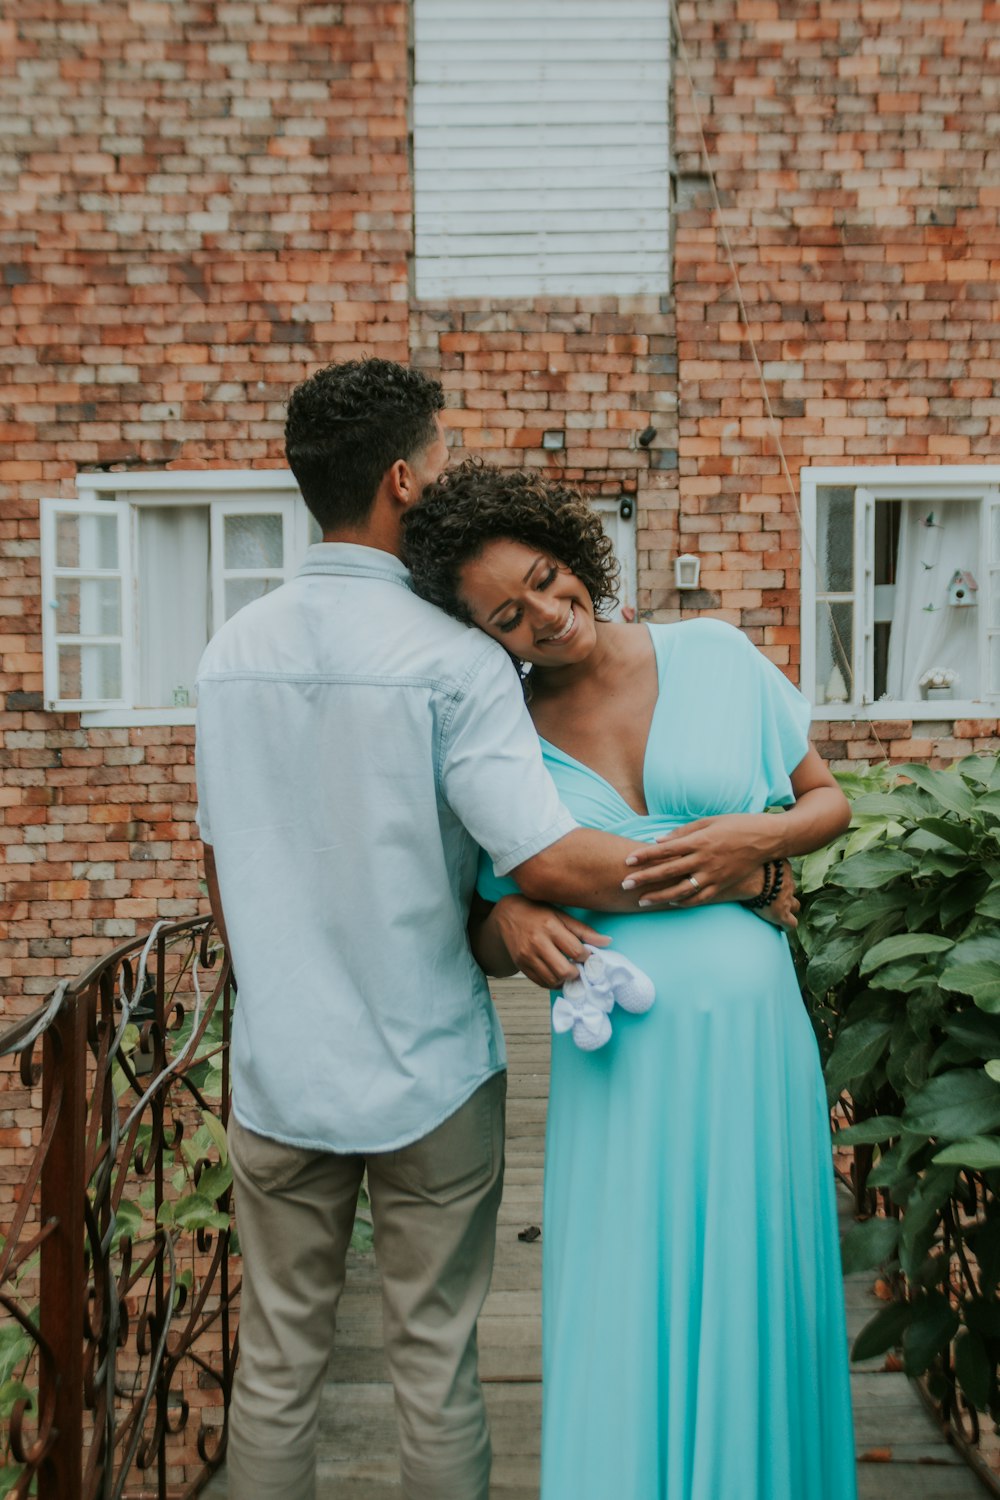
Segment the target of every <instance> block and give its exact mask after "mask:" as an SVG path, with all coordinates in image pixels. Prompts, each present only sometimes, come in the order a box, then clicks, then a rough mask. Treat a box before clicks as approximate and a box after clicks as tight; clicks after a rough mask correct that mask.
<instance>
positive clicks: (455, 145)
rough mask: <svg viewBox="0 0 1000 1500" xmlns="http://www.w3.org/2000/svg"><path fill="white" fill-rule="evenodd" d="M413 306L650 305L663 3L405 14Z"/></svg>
mask: <svg viewBox="0 0 1000 1500" xmlns="http://www.w3.org/2000/svg"><path fill="white" fill-rule="evenodd" d="M413 15H414V49H415V75H414V90H413V160H414V223H415V240H416V291H417V296H418V297H427V298H438V299H441V298H450V297H531V296H536V295H548V296H586V295H598V296H602V295H603V296H623V295H628V294H653V295H656V294H660V293H663V292H666V291H667V289H668V283H669V254H668V249H669V246H668V212H669V208H668V206H669V202H670V136H669V103H668V100H669V88H670V50H671V41H670V7H669V5H667V4H665V3H664V0H476V4H474V5H470V4H469V0H414V7H413Z"/></svg>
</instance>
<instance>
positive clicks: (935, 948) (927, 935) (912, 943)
mask: <svg viewBox="0 0 1000 1500" xmlns="http://www.w3.org/2000/svg"><path fill="white" fill-rule="evenodd" d="M954 946H955V944H954V941H953V939H952V938H946V937H940V936H938V935H937V934H936V933H933V932H901V933H898V934H897V935H896V936H894V937H887V938H883V939H882V941H881V942H880V943H876V944H875V946H874V948H871V949H869V951H868V953H867V954H866V955H865V957H864V959H863V960H862V962H861V973H862V974H870V973H871V972H872V970H873V969H880V968H881V967H882V965H883V964H888V963H893V962H895V961H896V960H897V959H900V958H910V957H912V956H913V955H914V954H917V953H945V952H947V950H948V949H949V948H953V947H954Z"/></svg>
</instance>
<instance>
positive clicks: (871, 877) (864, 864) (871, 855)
mask: <svg viewBox="0 0 1000 1500" xmlns="http://www.w3.org/2000/svg"><path fill="white" fill-rule="evenodd" d="M917 868H918V867H917V862H916V860H915V859H914V858H913V856H912V855H910V854H904V853H903V852H902V850H901V849H867V850H865V852H864V853H863V854H854V855H852V856H851V858H850V859H845V860H844V861H843V862H842V863H841V864H839V865H838V866H837V868H836V869H835V870H834V871H832V873H831V875H830V881H831V883H832V884H834V885H840V886H843V887H845V889H847V890H853V891H864V890H872V889H873V888H875V887H877V886H880V885H882V884H883V883H884V882H885V881H888V880H894V879H895V878H896V876H897V875H911V874H913V873H915V871H916V870H917Z"/></svg>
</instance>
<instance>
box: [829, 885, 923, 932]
mask: <svg viewBox="0 0 1000 1500" xmlns="http://www.w3.org/2000/svg"><path fill="white" fill-rule="evenodd" d="M909 900H910V892H909V891H907V890H903V889H900V888H899V887H898V886H893V887H890V888H889V890H887V891H866V892H865V894H864V895H863V896H858V897H855V899H854V900H853V901H851V903H850V904H849V905H848V906H845V907H844V908H843V910H842V911H841V912H840V913H839V915H838V918H837V926H838V927H842V928H846V929H847V931H848V932H864V931H865V930H866V929H867V928H869V927H871V925H872V923H873V922H874V921H875V919H876V918H877V917H885V916H895V915H896V913H898V912H903V911H905V910H906V908H907V905H908V903H909Z"/></svg>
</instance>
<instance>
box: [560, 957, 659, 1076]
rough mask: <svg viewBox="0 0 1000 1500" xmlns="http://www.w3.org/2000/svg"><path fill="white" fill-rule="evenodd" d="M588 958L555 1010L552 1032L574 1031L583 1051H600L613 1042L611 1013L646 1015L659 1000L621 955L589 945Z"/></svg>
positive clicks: (648, 981)
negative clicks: (617, 1005)
mask: <svg viewBox="0 0 1000 1500" xmlns="http://www.w3.org/2000/svg"><path fill="white" fill-rule="evenodd" d="M585 946H586V948H587V953H588V957H587V959H586V961H585V962H584V963H582V964H581V965H580V972H579V974H578V975H577V976H576V978H574V979H567V981H566V983H565V984H564V985H563V988H562V994H561V995H558V996H557V997H556V1001H555V1004H554V1005H553V1007H552V1029H553V1031H555V1032H559V1033H561V1032H565V1031H570V1032H572V1034H573V1041H574V1042H575V1043H576V1045H577V1046H578V1047H579V1048H580V1049H581V1051H583V1052H596V1051H597V1049H598V1047H603V1046H604V1045H605V1044H606V1043H607V1042H609V1041H610V1040H611V1020H610V1012H611V1010H612V1008H613V1007H614V1005H615V1003H616V1002H617V1003H618V1004H619V1005H620V1006H621V1008H622V1010H627V1011H631V1012H632V1014H633V1015H642V1014H644V1012H645V1011H647V1010H648V1009H649V1007H650V1006H651V1005H652V1003H653V1001H654V1000H655V999H656V991H655V989H654V987H653V981H652V980H651V979H650V977H649V975H648V974H644V973H643V971H642V970H641V969H640V968H639V967H638V966H637V965H636V964H634V963H632V961H631V959H628V958H625V957H623V956H622V954H620V953H614V952H607V951H598V949H596V948H592V947H591V946H590V944H589V943H588V944H586V945H585Z"/></svg>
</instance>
